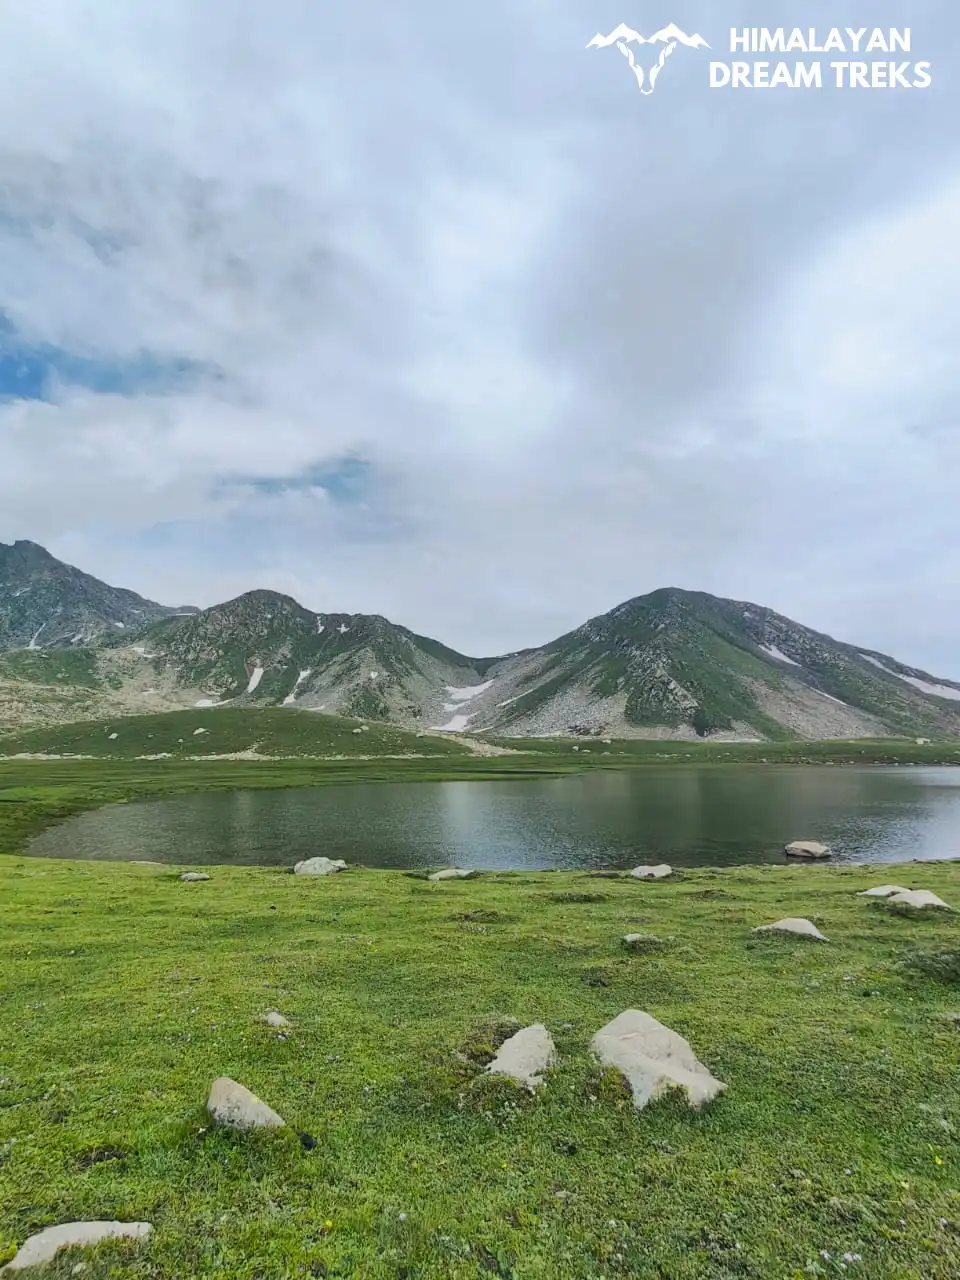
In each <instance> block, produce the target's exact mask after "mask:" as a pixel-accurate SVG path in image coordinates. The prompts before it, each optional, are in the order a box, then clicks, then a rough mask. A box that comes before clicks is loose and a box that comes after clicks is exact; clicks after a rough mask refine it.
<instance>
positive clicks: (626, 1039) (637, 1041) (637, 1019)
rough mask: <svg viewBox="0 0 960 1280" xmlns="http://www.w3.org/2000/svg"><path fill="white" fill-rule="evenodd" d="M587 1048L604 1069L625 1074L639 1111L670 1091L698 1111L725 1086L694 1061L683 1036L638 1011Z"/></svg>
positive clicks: (629, 1012) (609, 1026) (618, 1021)
mask: <svg viewBox="0 0 960 1280" xmlns="http://www.w3.org/2000/svg"><path fill="white" fill-rule="evenodd" d="M591 1048H592V1049H593V1052H594V1054H595V1055H596V1057H597V1058H598V1059H599V1060H600V1062H601V1063H602V1064H603V1065H604V1066H608V1067H615V1068H616V1069H617V1070H618V1071H619V1072H620V1073H621V1074H622V1075H623V1077H624V1078H625V1079H626V1081H627V1083H628V1084H629V1086H630V1089H631V1091H632V1093H633V1102H634V1106H635V1107H637V1109H638V1110H639V1109H641V1108H643V1107H645V1106H647V1104H648V1103H650V1102H654V1101H655V1100H656V1099H657V1098H659V1097H662V1095H663V1094H665V1093H668V1092H669V1091H670V1090H671V1089H681V1090H682V1091H683V1092H684V1093H686V1095H687V1101H688V1102H689V1104H690V1106H692V1107H697V1108H699V1107H701V1106H702V1105H703V1104H704V1103H705V1102H709V1101H710V1100H711V1099H712V1098H715V1097H716V1096H717V1094H718V1093H722V1092H723V1090H725V1089H726V1087H727V1086H726V1085H725V1084H723V1083H722V1082H721V1081H720V1080H715V1079H714V1078H713V1076H712V1075H711V1074H710V1072H709V1071H708V1070H707V1068H706V1067H705V1066H704V1065H703V1063H702V1062H699V1061H698V1060H697V1058H696V1056H695V1055H694V1052H693V1050H692V1049H691V1048H690V1045H689V1044H688V1043H687V1041H686V1040H684V1038H683V1036H680V1035H678V1034H677V1033H676V1032H675V1031H671V1030H670V1028H669V1027H665V1026H664V1025H663V1023H661V1022H658V1021H657V1020H656V1018H653V1017H651V1016H650V1014H649V1013H641V1012H640V1011H639V1010H637V1009H627V1010H626V1011H625V1012H624V1013H621V1014H619V1015H618V1016H617V1017H616V1018H614V1020H613V1021H612V1022H609V1023H607V1025H606V1026H605V1027H603V1028H602V1030H600V1031H598V1032H597V1034H596V1035H595V1036H594V1037H593V1040H592V1042H591Z"/></svg>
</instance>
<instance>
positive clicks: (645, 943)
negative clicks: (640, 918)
mask: <svg viewBox="0 0 960 1280" xmlns="http://www.w3.org/2000/svg"><path fill="white" fill-rule="evenodd" d="M662 941H663V939H662V938H658V937H657V936H656V935H655V934H653V933H627V934H625V935H624V937H623V945H624V946H625V947H626V948H627V950H628V951H642V950H643V948H644V947H656V946H659V945H660V943H661V942H662Z"/></svg>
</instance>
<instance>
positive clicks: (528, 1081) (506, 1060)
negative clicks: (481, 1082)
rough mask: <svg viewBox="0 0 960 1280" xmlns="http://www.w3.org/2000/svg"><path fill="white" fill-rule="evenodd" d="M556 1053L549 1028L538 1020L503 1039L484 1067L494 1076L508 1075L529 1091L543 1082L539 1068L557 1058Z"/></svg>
mask: <svg viewBox="0 0 960 1280" xmlns="http://www.w3.org/2000/svg"><path fill="white" fill-rule="evenodd" d="M556 1056H557V1051H556V1046H555V1045H554V1043H553V1039H552V1037H551V1035H550V1032H549V1031H548V1030H547V1028H546V1027H545V1026H544V1025H543V1023H542V1022H538V1023H535V1024H534V1025H533V1026H531V1027H524V1028H523V1030H522V1031H518V1032H517V1033H516V1034H515V1035H512V1036H511V1037H510V1039H509V1040H505V1041H504V1042H503V1044H502V1045H501V1046H500V1049H499V1052H498V1053H497V1056H496V1057H495V1058H494V1060H493V1061H492V1062H491V1063H490V1065H489V1066H488V1067H487V1071H488V1072H489V1073H490V1074H491V1075H495V1076H509V1077H510V1079H511V1080H516V1081H517V1083H518V1084H524V1085H526V1086H527V1088H528V1089H530V1090H531V1092H532V1091H533V1090H535V1089H538V1088H539V1087H540V1085H542V1084H543V1080H542V1078H541V1072H543V1071H546V1069H547V1068H548V1067H549V1066H551V1065H552V1064H553V1063H554V1062H555V1061H556Z"/></svg>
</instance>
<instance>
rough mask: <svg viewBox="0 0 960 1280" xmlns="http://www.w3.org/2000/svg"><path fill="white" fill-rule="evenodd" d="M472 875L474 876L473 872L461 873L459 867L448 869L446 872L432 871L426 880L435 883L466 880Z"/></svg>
mask: <svg viewBox="0 0 960 1280" xmlns="http://www.w3.org/2000/svg"><path fill="white" fill-rule="evenodd" d="M473 875H476V872H475V871H462V870H461V869H460V868H459V867H448V868H447V869H446V871H434V873H433V875H430V876H427V879H428V880H433V881H434V883H436V881H438V880H468V879H469V878H470V877H471V876H473Z"/></svg>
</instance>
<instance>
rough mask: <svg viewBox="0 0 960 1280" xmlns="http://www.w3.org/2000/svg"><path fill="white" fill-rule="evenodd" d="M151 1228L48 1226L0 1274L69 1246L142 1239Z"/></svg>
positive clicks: (135, 1224)
mask: <svg viewBox="0 0 960 1280" xmlns="http://www.w3.org/2000/svg"><path fill="white" fill-rule="evenodd" d="M152 1230H153V1227H152V1226H151V1225H150V1223H149V1222H65V1223H63V1224H62V1225H61V1226H59V1227H47V1229H46V1231H40V1232H39V1233H38V1234H37V1235H35V1236H31V1237H30V1239H29V1240H27V1241H26V1242H25V1243H24V1244H23V1246H22V1247H21V1249H20V1252H19V1253H18V1254H17V1255H16V1257H15V1258H13V1259H12V1260H11V1261H10V1262H8V1263H7V1265H6V1266H5V1267H0V1274H6V1273H7V1272H8V1271H23V1270H24V1269H25V1268H26V1267H37V1266H39V1265H40V1264H41V1263H44V1262H50V1261H51V1259H52V1258H53V1256H54V1254H56V1253H57V1252H58V1251H59V1250H60V1249H66V1248H68V1247H70V1246H74V1247H75V1246H77V1245H95V1244H99V1243H100V1241H101V1240H143V1239H144V1238H145V1237H146V1236H148V1235H149V1234H150V1232H151V1231H152Z"/></svg>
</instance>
